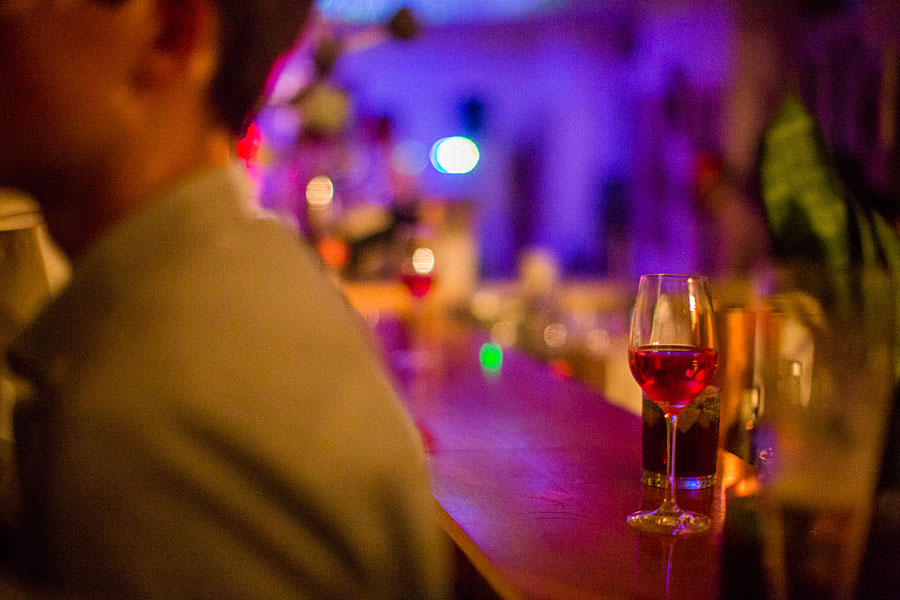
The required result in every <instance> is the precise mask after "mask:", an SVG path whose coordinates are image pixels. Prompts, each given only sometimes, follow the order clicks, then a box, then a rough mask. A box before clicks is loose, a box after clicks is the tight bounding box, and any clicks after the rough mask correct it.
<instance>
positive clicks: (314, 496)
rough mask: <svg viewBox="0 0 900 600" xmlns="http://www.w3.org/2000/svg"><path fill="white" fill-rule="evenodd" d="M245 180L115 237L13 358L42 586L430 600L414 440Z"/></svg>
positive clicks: (200, 180) (215, 188) (337, 307)
mask: <svg viewBox="0 0 900 600" xmlns="http://www.w3.org/2000/svg"><path fill="white" fill-rule="evenodd" d="M251 198H252V194H250V193H249V187H248V186H247V184H246V180H245V178H244V176H243V173H242V171H241V170H240V168H238V167H230V168H228V169H223V170H221V171H217V172H211V173H204V174H198V175H196V176H194V177H192V178H191V179H189V180H187V181H185V182H183V183H182V184H180V185H179V186H178V187H177V188H175V189H173V190H171V191H170V192H169V193H167V194H165V195H163V196H161V197H159V198H158V199H157V200H156V201H155V202H153V203H152V204H151V205H149V207H148V208H147V209H146V210H143V211H142V212H140V214H137V215H134V216H132V217H129V218H128V219H127V220H125V221H124V222H122V223H120V224H118V225H117V226H116V227H115V228H114V229H113V230H112V231H110V232H109V233H108V234H107V235H106V236H105V237H104V238H102V239H101V240H100V241H99V242H98V243H96V244H95V245H94V246H93V247H92V248H91V250H90V251H89V252H88V254H87V255H85V257H84V258H83V260H81V261H80V262H79V263H78V264H76V265H75V266H74V269H73V273H72V280H71V282H70V284H69V285H68V287H67V288H66V289H65V290H64V291H63V292H62V293H61V294H60V295H59V296H58V297H57V298H56V299H55V300H54V301H53V302H52V303H51V305H50V306H49V307H47V309H46V310H44V312H43V313H42V314H41V316H40V317H39V318H38V320H37V321H36V322H35V323H34V324H33V326H31V327H30V328H29V329H28V330H27V331H26V332H25V334H24V335H23V336H22V337H21V338H20V339H19V340H18V342H17V343H16V344H15V345H14V347H13V349H12V351H11V352H10V362H11V364H13V365H14V367H15V368H16V370H17V371H18V372H19V373H20V374H21V375H22V376H23V377H25V378H26V379H28V380H29V381H30V383H31V386H32V388H33V391H34V397H33V398H31V399H30V400H26V401H24V402H22V403H21V405H20V406H19V407H18V410H17V415H16V443H17V453H18V464H19V468H20V477H21V480H22V488H23V498H24V506H25V508H26V512H25V520H24V523H25V527H24V530H23V531H24V542H23V544H24V547H25V548H26V550H27V553H26V556H25V559H26V560H25V563H26V564H27V565H28V566H29V567H30V569H31V571H32V574H33V576H35V577H37V578H38V580H40V581H45V582H49V583H52V584H58V585H62V586H64V587H66V588H67V589H74V590H76V591H99V592H109V593H111V594H113V595H115V596H116V597H150V598H183V597H191V598H195V597H207V598H253V599H259V598H437V597H442V596H444V592H445V587H444V586H445V584H446V581H447V571H446V565H445V562H444V559H445V553H444V548H443V545H442V541H443V539H442V537H441V533H440V531H439V529H438V527H437V521H436V519H435V512H434V508H435V507H434V504H433V503H434V501H433V499H432V497H431V495H430V493H429V487H428V482H427V476H426V470H425V459H424V454H423V452H422V450H421V444H420V443H419V440H418V437H417V435H416V433H415V429H414V427H413V426H412V425H411V423H410V421H409V419H408V418H407V416H406V414H405V412H404V410H403V408H402V406H401V405H400V404H399V403H398V401H397V399H396V396H395V394H394V393H393V391H392V388H391V385H390V384H389V382H388V381H387V379H386V378H385V375H384V374H383V371H382V369H381V365H380V363H379V360H378V358H377V353H376V352H375V351H374V350H373V347H372V346H371V344H370V342H369V340H368V338H367V336H366V334H365V333H364V329H363V328H362V327H361V326H360V325H359V322H358V320H357V319H356V318H355V316H354V315H353V314H352V311H351V309H350V308H349V307H348V305H347V304H346V302H345V300H344V299H343V297H342V296H341V294H340V292H339V291H338V290H337V289H336V287H335V286H334V285H333V284H332V283H331V282H330V281H329V280H328V278H327V277H325V276H324V275H323V273H322V272H321V269H320V266H319V264H318V262H317V260H316V258H315V256H314V255H313V253H312V252H311V251H310V250H309V249H308V248H307V247H305V246H304V245H303V244H302V243H301V242H299V240H298V238H297V235H296V234H295V233H294V232H292V231H291V230H289V229H288V228H286V227H283V226H282V225H280V224H279V223H277V222H275V221H274V220H272V219H266V218H261V217H260V215H259V213H258V211H256V210H255V209H254V207H253V204H252V201H251Z"/></svg>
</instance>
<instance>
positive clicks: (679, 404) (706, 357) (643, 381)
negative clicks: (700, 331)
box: [628, 345, 718, 413]
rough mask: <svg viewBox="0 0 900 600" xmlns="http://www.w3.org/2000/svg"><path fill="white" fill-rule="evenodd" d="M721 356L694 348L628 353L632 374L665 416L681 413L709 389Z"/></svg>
mask: <svg viewBox="0 0 900 600" xmlns="http://www.w3.org/2000/svg"><path fill="white" fill-rule="evenodd" d="M717 358H718V353H717V352H716V351H715V350H714V349H712V348H695V347H691V346H677V345H672V346H664V345H656V346H640V347H638V348H631V349H629V350H628V361H629V365H630V367H631V374H632V375H633V376H634V379H635V381H637V383H638V385H639V386H641V389H642V390H643V391H644V393H645V394H647V396H648V397H649V398H650V399H651V400H653V401H654V402H655V403H656V404H658V405H660V407H662V409H663V411H666V412H674V413H678V412H681V409H682V408H684V407H685V406H687V405H688V404H690V403H691V402H692V401H693V399H694V398H696V397H697V395H698V394H699V393H700V392H702V391H703V390H704V389H706V386H707V385H709V382H710V380H711V379H712V376H713V373H714V372H715V369H716V360H717Z"/></svg>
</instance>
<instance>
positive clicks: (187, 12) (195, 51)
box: [139, 0, 218, 85]
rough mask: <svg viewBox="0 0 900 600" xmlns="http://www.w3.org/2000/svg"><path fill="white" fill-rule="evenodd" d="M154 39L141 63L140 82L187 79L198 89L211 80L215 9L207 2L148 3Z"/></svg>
mask: <svg viewBox="0 0 900 600" xmlns="http://www.w3.org/2000/svg"><path fill="white" fill-rule="evenodd" d="M149 2H150V3H151V4H152V5H153V11H152V14H153V19H154V25H155V35H154V36H153V37H152V39H151V40H150V47H149V48H147V53H146V55H145V57H144V60H143V61H142V63H143V64H142V68H141V69H140V76H139V80H140V82H141V83H144V84H151V83H159V82H161V81H165V80H169V79H171V78H173V77H177V78H181V77H184V76H185V75H187V76H188V77H189V78H190V79H191V80H194V81H195V82H197V83H200V84H201V85H203V84H205V83H208V80H209V79H211V78H212V75H213V72H214V70H215V66H216V64H215V63H216V59H217V54H218V52H217V35H218V34H217V24H218V18H217V13H216V8H215V6H213V4H212V2H211V1H210V0H149Z"/></svg>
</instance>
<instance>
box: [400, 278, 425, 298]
mask: <svg viewBox="0 0 900 600" xmlns="http://www.w3.org/2000/svg"><path fill="white" fill-rule="evenodd" d="M400 279H401V280H402V281H403V284H404V285H405V286H406V287H407V289H408V290H409V293H410V294H412V296H413V298H417V299H420V300H421V299H422V298H424V297H425V296H427V295H428V292H429V291H430V290H431V282H432V277H431V273H404V274H402V275H401V276H400Z"/></svg>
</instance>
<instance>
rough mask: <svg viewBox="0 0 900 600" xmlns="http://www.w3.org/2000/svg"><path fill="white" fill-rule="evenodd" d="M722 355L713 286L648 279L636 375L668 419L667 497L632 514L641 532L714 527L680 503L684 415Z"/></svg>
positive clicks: (698, 280)
mask: <svg viewBox="0 0 900 600" xmlns="http://www.w3.org/2000/svg"><path fill="white" fill-rule="evenodd" d="M717 360H718V352H717V350H716V338H715V329H714V318H713V307H712V300H711V298H710V294H709V284H708V282H707V280H706V278H704V277H700V276H696V275H644V276H643V277H641V280H640V283H639V284H638V293H637V297H636V299H635V306H634V312H633V313H632V317H631V329H630V333H629V347H628V361H629V366H630V368H631V374H632V375H633V376H634V378H635V381H637V383H638V385H639V386H640V387H641V389H642V390H643V391H644V393H645V394H646V395H647V397H648V398H650V400H652V401H653V402H654V403H656V404H657V405H659V407H660V408H661V409H662V411H663V414H664V415H665V417H666V469H667V474H668V477H667V482H666V494H665V499H664V500H663V503H662V505H661V506H660V507H659V508H657V509H656V510H652V511H639V512H636V513H633V514H631V515H629V517H628V524H629V525H630V526H632V527H634V528H636V529H638V530H640V531H647V532H655V533H664V534H670V535H685V534H690V533H699V532H702V531H706V530H707V529H709V518H708V517H706V516H705V515H698V514H695V513H692V512H689V511H685V510H682V509H680V508H679V507H678V505H677V504H676V503H675V464H674V462H675V461H674V459H675V433H676V430H677V429H676V425H677V420H678V414H679V413H680V412H681V409H682V408H684V407H685V406H687V405H688V404H690V403H691V402H692V401H693V400H694V399H695V398H696V397H697V396H698V395H699V394H700V392H702V391H703V390H704V389H705V388H706V386H707V385H709V383H710V381H711V380H712V376H713V374H714V373H715V370H716V364H717Z"/></svg>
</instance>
